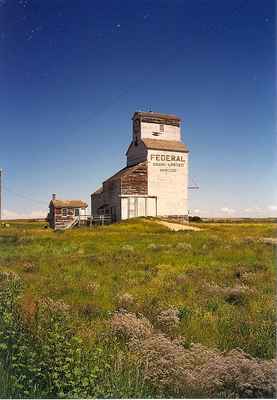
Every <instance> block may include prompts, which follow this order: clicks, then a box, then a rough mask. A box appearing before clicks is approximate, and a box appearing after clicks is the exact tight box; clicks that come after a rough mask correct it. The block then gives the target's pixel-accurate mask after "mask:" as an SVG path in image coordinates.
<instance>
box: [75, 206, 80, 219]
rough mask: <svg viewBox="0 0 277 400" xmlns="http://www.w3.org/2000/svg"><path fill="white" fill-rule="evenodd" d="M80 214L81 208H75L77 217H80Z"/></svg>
mask: <svg viewBox="0 0 277 400" xmlns="http://www.w3.org/2000/svg"><path fill="white" fill-rule="evenodd" d="M79 215H80V210H79V208H75V217H79Z"/></svg>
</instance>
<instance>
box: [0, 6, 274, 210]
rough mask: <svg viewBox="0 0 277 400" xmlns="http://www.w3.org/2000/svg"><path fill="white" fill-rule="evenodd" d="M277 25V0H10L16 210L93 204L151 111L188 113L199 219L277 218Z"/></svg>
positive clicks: (4, 53) (8, 180)
mask: <svg viewBox="0 0 277 400" xmlns="http://www.w3.org/2000/svg"><path fill="white" fill-rule="evenodd" d="M275 23H276V10H275V1H273V0H266V1H261V0H251V1H247V0H232V1H228V0H170V1H169V0H167V1H164V0H152V1H145V0H140V1H133V0H129V1H127V0H125V1H119V0H110V1H95V0H80V1H76V0H74V1H72V0H51V1H45V0H33V1H32V0H0V88H1V90H0V113H1V119H0V120H1V128H0V129H1V144H0V167H2V168H3V169H4V171H5V177H4V185H5V187H6V189H7V191H5V193H4V194H5V198H4V200H5V203H4V208H5V210H6V211H5V214H6V216H10V217H12V216H20V215H25V216H27V215H28V216H30V215H33V216H36V215H39V214H43V213H46V211H47V204H48V202H49V199H50V196H51V194H52V193H57V195H58V197H60V198H81V199H83V200H87V201H89V195H90V193H91V192H92V191H94V190H95V189H96V188H97V187H98V186H99V185H100V184H101V182H102V180H103V179H105V178H107V177H109V176H110V175H111V174H113V173H114V172H116V170H118V169H119V168H121V167H123V166H124V165H125V151H126V149H127V147H128V144H129V142H130V140H131V117H132V114H133V112H134V111H136V110H147V109H148V108H149V107H150V106H151V108H152V110H153V111H158V112H162V113H163V112H164V113H175V114H177V115H178V116H180V117H181V118H182V120H183V125H182V135H183V140H184V142H185V143H186V144H187V145H188V147H189V149H190V151H191V153H190V175H191V176H192V177H193V178H194V180H195V181H196V182H197V184H198V185H199V186H200V190H195V191H190V202H189V207H190V210H191V213H192V214H199V215H211V216H215V215H218V216H220V215H226V216H229V215H230V216H235V215H244V216H274V215H276V213H277V196H276V191H274V190H275V189H274V187H275V186H276V178H277V177H276V122H275V117H276V115H275V90H276V86H275V56H276V48H275V46H276V43H275V29H276V26H275ZM274 167H275V168H274Z"/></svg>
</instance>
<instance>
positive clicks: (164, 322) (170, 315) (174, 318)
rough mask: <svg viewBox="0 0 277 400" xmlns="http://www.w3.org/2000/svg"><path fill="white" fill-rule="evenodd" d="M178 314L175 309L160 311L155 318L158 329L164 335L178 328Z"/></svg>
mask: <svg viewBox="0 0 277 400" xmlns="http://www.w3.org/2000/svg"><path fill="white" fill-rule="evenodd" d="M179 323H180V320H179V312H178V310H176V309H175V308H169V309H168V310H164V311H161V312H160V313H159V314H158V316H157V324H158V326H159V328H160V329H161V330H162V331H164V332H166V333H169V334H171V333H173V331H174V330H175V329H176V328H177V327H178V326H179Z"/></svg>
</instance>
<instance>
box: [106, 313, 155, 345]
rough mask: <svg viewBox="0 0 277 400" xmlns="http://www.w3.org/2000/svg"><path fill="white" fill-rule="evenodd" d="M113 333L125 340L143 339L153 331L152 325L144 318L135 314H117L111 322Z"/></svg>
mask: <svg viewBox="0 0 277 400" xmlns="http://www.w3.org/2000/svg"><path fill="white" fill-rule="evenodd" d="M111 328H112V332H113V333H114V334H115V335H116V336H118V337H121V338H123V339H125V340H127V341H128V340H133V339H143V338H145V337H147V336H150V335H151V334H152V331H153V327H152V325H151V323H150V322H149V321H148V319H146V318H145V317H143V316H140V317H137V316H136V315H135V314H133V313H124V312H117V313H115V314H114V315H113V317H112V320H111Z"/></svg>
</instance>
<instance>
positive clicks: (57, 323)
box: [0, 273, 98, 397]
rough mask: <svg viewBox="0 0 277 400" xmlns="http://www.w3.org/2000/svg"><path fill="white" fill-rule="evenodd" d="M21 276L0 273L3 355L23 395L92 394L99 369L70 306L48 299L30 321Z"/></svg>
mask: <svg viewBox="0 0 277 400" xmlns="http://www.w3.org/2000/svg"><path fill="white" fill-rule="evenodd" d="M22 287H23V284H22V281H21V280H20V278H19V277H18V276H17V275H15V274H12V273H1V274H0V358H1V360H2V363H3V366H4V368H5V369H6V370H7V371H9V376H10V377H11V380H12V382H13V388H14V391H15V393H18V394H19V395H20V397H36V396H38V397H87V396H89V395H91V394H93V390H94V389H93V387H94V382H95V379H96V376H97V373H98V369H97V367H96V366H95V365H96V364H95V360H96V356H97V353H98V350H97V349H95V351H94V353H93V354H91V353H90V354H89V353H88V352H87V351H86V349H85V348H84V346H83V344H82V341H81V339H80V338H79V337H77V336H76V335H75V334H74V331H73V329H72V327H71V324H70V315H69V313H68V310H69V307H68V306H67V305H66V304H65V303H63V302H56V301H53V300H52V299H44V300H42V301H41V302H39V303H38V304H37V310H36V314H35V317H34V319H33V320H32V321H31V322H29V325H27V323H26V321H24V320H23V318H22V311H21V310H20V308H19V306H18V304H17V301H18V298H19V296H20V294H21V291H22Z"/></svg>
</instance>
